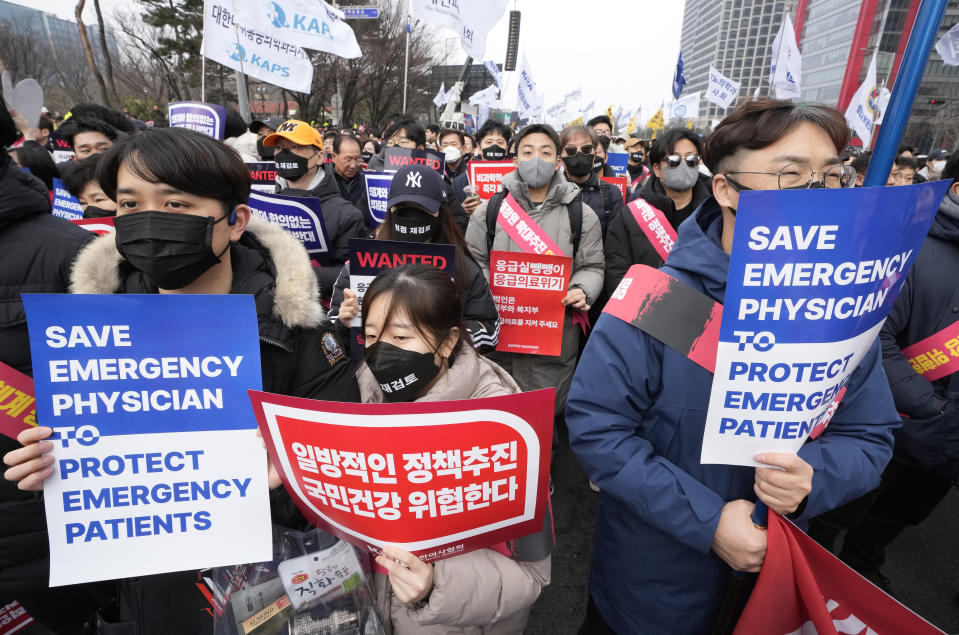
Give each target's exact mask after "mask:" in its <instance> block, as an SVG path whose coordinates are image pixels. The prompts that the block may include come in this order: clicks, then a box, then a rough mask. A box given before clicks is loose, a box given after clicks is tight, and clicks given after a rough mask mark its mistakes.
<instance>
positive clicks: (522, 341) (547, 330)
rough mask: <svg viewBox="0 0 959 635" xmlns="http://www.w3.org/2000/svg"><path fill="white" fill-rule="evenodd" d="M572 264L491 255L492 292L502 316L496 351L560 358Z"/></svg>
mask: <svg viewBox="0 0 959 635" xmlns="http://www.w3.org/2000/svg"><path fill="white" fill-rule="evenodd" d="M572 269H573V261H572V259H571V258H569V257H567V256H546V255H537V254H524V253H518V252H509V251H491V252H490V291H492V292H493V300H494V301H495V302H496V310H497V311H498V312H499V315H500V331H499V342H498V343H497V345H496V350H498V351H502V352H505V353H529V354H531V355H559V354H560V353H561V352H562V349H563V317H564V316H565V314H566V307H565V306H564V305H563V298H565V297H566V291H567V287H569V276H570V273H571V272H572Z"/></svg>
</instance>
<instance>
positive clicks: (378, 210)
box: [363, 172, 395, 227]
mask: <svg viewBox="0 0 959 635" xmlns="http://www.w3.org/2000/svg"><path fill="white" fill-rule="evenodd" d="M394 174H395V172H364V173H363V178H364V179H366V196H367V199H369V202H370V221H371V222H372V226H373V227H375V226H377V225H379V224H380V223H382V222H383V221H384V220H385V219H386V212H387V207H386V204H387V202H388V200H389V197H390V183H392V182H393V175H394Z"/></svg>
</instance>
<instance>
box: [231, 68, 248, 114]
mask: <svg viewBox="0 0 959 635" xmlns="http://www.w3.org/2000/svg"><path fill="white" fill-rule="evenodd" d="M233 72H234V73H235V74H236V101H237V104H239V106H240V116H241V117H243V121H245V122H246V123H250V122H251V121H253V118H252V117H251V116H250V102H249V100H248V99H247V96H246V75H244V74H243V73H241V72H240V71H233Z"/></svg>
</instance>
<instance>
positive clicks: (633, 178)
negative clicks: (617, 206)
mask: <svg viewBox="0 0 959 635" xmlns="http://www.w3.org/2000/svg"><path fill="white" fill-rule="evenodd" d="M623 147H624V149H625V150H626V152H627V153H628V154H629V161H627V162H626V172H628V173H629V192H630V193H632V192H636V191H639V190H642V189H643V185H645V183H646V179H647V178H648V177H649V168H647V167H646V147H645V142H644V141H643V140H641V139H634V138H630V139H629V140H628V141H626V143H625V145H624V146H623Z"/></svg>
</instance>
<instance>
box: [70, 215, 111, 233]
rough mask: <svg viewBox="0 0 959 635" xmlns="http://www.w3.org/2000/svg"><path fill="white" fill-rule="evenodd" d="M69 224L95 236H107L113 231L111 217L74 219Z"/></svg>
mask: <svg viewBox="0 0 959 635" xmlns="http://www.w3.org/2000/svg"><path fill="white" fill-rule="evenodd" d="M70 222H71V223H73V224H74V225H79V226H80V227H82V228H84V229H85V230H87V231H88V232H93V233H94V234H96V235H97V236H102V235H104V234H109V233H110V232H112V231H113V216H103V217H102V218H75V219H73V220H71V221H70Z"/></svg>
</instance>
